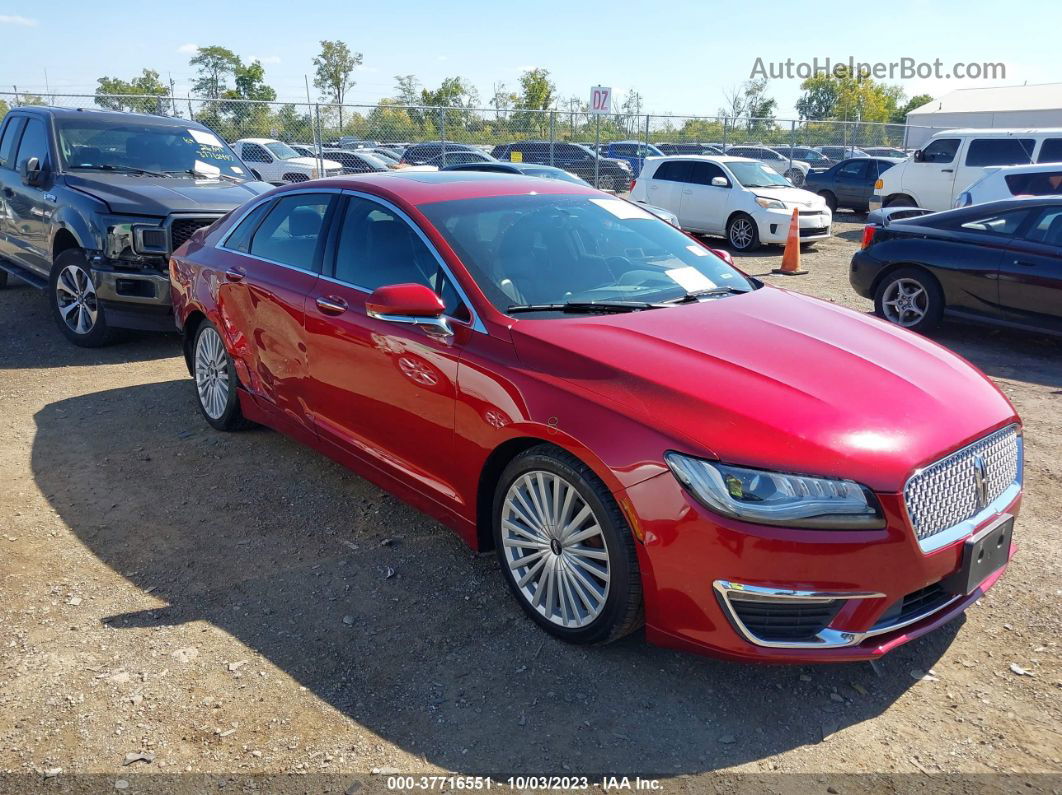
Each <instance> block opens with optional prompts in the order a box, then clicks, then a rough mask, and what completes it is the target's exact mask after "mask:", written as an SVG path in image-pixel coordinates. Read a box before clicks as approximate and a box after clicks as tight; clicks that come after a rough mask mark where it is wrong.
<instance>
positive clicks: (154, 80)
mask: <svg viewBox="0 0 1062 795" xmlns="http://www.w3.org/2000/svg"><path fill="white" fill-rule="evenodd" d="M96 83H97V84H98V85H97V87H96V104H97V105H99V106H100V107H101V108H108V109H109V110H131V111H136V112H139V113H160V114H161V113H163V112H164V106H163V102H162V98H163V97H168V96H169V95H170V88H169V86H167V85H165V84H163V83H162V82H161V81H160V80H159V73H158V72H156V71H154V70H153V69H145V70H144V71H143V72H141V74H140V76H139V77H134V78H133V79H132V80H128V81H126V80H122V79H121V78H118V77H101V78H99V79H97V80H96Z"/></svg>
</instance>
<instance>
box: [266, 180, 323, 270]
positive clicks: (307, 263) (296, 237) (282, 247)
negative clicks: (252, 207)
mask: <svg viewBox="0 0 1062 795" xmlns="http://www.w3.org/2000/svg"><path fill="white" fill-rule="evenodd" d="M331 198H332V197H331V196H330V195H329V194H327V193H323V194H322V193H300V194H297V195H295V196H285V197H284V198H282V199H278V200H277V202H276V204H274V205H273V208H272V209H271V210H270V211H269V214H268V215H266V217H265V219H264V220H263V221H262V225H261V226H259V227H258V230H257V231H256V232H255V233H254V239H253V240H252V241H251V248H250V254H251V256H252V257H260V258H261V259H266V260H269V261H270V262H276V263H279V264H281V265H288V266H291V267H293V268H300V269H301V270H307V271H313V270H317V268H316V260H317V248H318V241H319V240H320V238H321V228H322V227H323V226H324V217H325V212H327V210H328V205H329V203H330V201H331Z"/></svg>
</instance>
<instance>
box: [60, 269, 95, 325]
mask: <svg viewBox="0 0 1062 795" xmlns="http://www.w3.org/2000/svg"><path fill="white" fill-rule="evenodd" d="M55 298H56V305H57V306H58V307H59V315H60V316H61V317H62V318H63V322H64V323H66V325H67V328H69V329H70V330H71V331H72V332H74V333H75V334H88V333H90V332H91V331H92V329H93V328H94V327H95V326H96V318H97V317H99V302H98V301H97V299H96V285H94V284H93V283H92V276H91V275H90V274H89V272H88V271H87V270H85V269H84V268H82V267H79V266H77V265H67V266H66V267H65V268H63V269H62V270H61V271H60V272H59V278H58V279H57V280H56V282H55Z"/></svg>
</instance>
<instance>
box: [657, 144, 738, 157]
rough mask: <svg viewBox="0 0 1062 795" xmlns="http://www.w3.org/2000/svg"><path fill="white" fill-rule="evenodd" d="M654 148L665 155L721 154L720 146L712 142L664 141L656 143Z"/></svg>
mask: <svg viewBox="0 0 1062 795" xmlns="http://www.w3.org/2000/svg"><path fill="white" fill-rule="evenodd" d="M656 148H657V149H659V150H660V151H661V152H663V153H664V154H665V155H669V156H670V155H721V154H723V150H722V148H721V147H718V146H713V145H712V144H700V143H683V142H680V143H664V144H656Z"/></svg>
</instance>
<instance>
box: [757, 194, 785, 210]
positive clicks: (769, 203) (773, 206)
mask: <svg viewBox="0 0 1062 795" xmlns="http://www.w3.org/2000/svg"><path fill="white" fill-rule="evenodd" d="M756 204H758V205H760V207H762V208H763V209H765V210H784V209H785V202H780V201H778V199H768V198H767V197H766V196H757V197H756Z"/></svg>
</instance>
